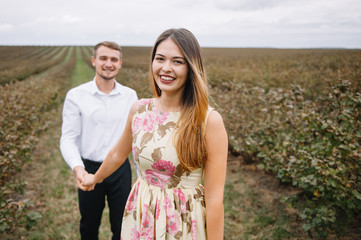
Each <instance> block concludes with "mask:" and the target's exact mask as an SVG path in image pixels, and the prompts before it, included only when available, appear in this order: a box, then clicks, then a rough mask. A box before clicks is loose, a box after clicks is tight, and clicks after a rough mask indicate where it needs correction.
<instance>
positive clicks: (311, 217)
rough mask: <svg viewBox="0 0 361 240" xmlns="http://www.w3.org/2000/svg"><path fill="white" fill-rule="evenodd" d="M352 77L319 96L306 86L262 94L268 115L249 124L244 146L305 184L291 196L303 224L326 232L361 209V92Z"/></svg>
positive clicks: (287, 177)
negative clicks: (306, 93)
mask: <svg viewBox="0 0 361 240" xmlns="http://www.w3.org/2000/svg"><path fill="white" fill-rule="evenodd" d="M349 85H350V84H349V82H348V81H343V82H342V83H339V84H337V85H335V86H334V87H332V88H331V89H330V90H329V92H328V94H325V95H322V96H326V97H323V98H320V99H318V100H317V102H311V101H303V90H302V89H300V87H298V86H294V87H293V89H292V90H288V91H286V90H282V89H270V90H269V91H268V92H264V94H261V95H259V100H261V101H260V105H262V106H263V107H264V108H263V109H262V112H263V114H264V115H263V119H262V121H259V122H257V123H253V124H252V125H253V127H252V128H250V127H249V126H244V129H243V130H244V131H243V133H244V134H243V135H244V136H243V137H244V139H245V140H244V146H245V147H244V149H245V151H247V152H249V153H251V154H253V155H256V156H257V157H258V158H259V159H260V165H261V166H263V167H264V168H265V169H266V170H270V171H272V172H275V173H276V174H277V176H278V178H279V179H280V180H281V181H283V182H289V183H292V185H293V186H295V187H298V188H300V189H302V194H299V195H297V196H290V197H288V198H287V199H288V200H289V201H290V202H291V203H292V204H293V206H295V207H297V208H299V209H300V217H301V218H302V219H303V220H304V222H305V224H304V226H303V228H304V230H305V231H307V232H308V233H309V234H310V235H311V236H312V233H313V232H316V233H317V237H319V238H324V237H326V236H327V234H328V231H329V230H330V229H332V230H336V232H337V233H338V234H342V233H343V230H344V227H345V226H346V225H347V224H348V223H349V222H350V221H351V220H352V219H353V218H354V217H355V216H357V214H358V213H360V210H361V194H360V192H361V184H360V183H361V175H360V173H361V160H360V159H361V94H360V93H353V92H352V91H350V86H349Z"/></svg>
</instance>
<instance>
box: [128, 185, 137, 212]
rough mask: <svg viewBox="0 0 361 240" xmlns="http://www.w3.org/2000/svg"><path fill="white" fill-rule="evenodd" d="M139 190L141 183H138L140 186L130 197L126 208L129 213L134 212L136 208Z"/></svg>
mask: <svg viewBox="0 0 361 240" xmlns="http://www.w3.org/2000/svg"><path fill="white" fill-rule="evenodd" d="M138 190H139V182H138V185H137V190H136V191H133V192H132V193H131V194H130V195H129V197H128V201H127V205H126V207H125V208H126V210H127V212H129V213H130V212H132V211H133V210H134V207H135V205H136V203H137V199H138Z"/></svg>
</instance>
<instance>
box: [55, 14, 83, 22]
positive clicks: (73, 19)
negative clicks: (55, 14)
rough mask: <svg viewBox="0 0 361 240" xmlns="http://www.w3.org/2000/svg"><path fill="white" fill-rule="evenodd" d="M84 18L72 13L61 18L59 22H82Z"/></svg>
mask: <svg viewBox="0 0 361 240" xmlns="http://www.w3.org/2000/svg"><path fill="white" fill-rule="evenodd" d="M82 21H83V19H82V18H80V17H73V16H70V15H64V16H62V17H61V18H60V19H59V22H61V23H79V22H82Z"/></svg>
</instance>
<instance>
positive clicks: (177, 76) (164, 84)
mask: <svg viewBox="0 0 361 240" xmlns="http://www.w3.org/2000/svg"><path fill="white" fill-rule="evenodd" d="M152 70H153V78H154V80H155V82H156V84H157V85H158V87H159V88H160V90H162V92H163V91H164V92H166V93H181V92H183V91H184V87H185V83H186V80H187V76H188V66H187V62H186V60H185V57H184V55H183V53H182V51H181V50H180V48H179V47H178V45H177V44H176V43H175V42H174V41H173V40H172V39H170V38H168V39H166V40H164V41H163V42H161V43H160V44H159V45H158V47H157V49H156V52H155V56H154V59H153V62H152Z"/></svg>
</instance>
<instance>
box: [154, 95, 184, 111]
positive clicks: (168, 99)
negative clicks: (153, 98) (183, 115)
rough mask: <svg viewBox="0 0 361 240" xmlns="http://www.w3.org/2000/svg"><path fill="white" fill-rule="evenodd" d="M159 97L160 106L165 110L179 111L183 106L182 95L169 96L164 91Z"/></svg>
mask: <svg viewBox="0 0 361 240" xmlns="http://www.w3.org/2000/svg"><path fill="white" fill-rule="evenodd" d="M157 99H158V103H159V105H160V108H161V109H162V111H164V112H179V111H180V109H181V107H182V104H181V98H180V96H169V95H167V94H164V93H162V95H161V96H160V97H159V98H157Z"/></svg>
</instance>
